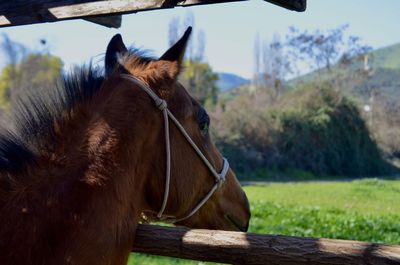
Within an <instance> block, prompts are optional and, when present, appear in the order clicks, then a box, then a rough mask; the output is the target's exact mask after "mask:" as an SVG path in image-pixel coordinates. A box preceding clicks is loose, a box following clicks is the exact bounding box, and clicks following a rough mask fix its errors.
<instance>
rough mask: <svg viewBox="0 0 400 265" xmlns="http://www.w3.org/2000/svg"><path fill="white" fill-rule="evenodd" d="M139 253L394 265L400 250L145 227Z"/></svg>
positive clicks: (286, 264) (268, 264)
mask: <svg viewBox="0 0 400 265" xmlns="http://www.w3.org/2000/svg"><path fill="white" fill-rule="evenodd" d="M133 251H134V252H141V253H148V254H154V255H161V256H169V257H177V258H184V259H193V260H202V261H213V262H221V263H230V264H246V265H256V264H265V265H306V264H307V265H326V264H332V265H336V264H337V265H339V264H340V265H349V264H355V265H361V264H362V265H365V264H368V265H373V264H376V265H389V264H390V265H394V264H400V246H387V245H381V244H370V243H367V242H359V241H348V240H332V239H321V238H304V237H290V236H277V235H259V234H252V233H241V232H228V231H218V230H202V229H193V230H190V229H186V228H177V227H162V226H154V225H139V227H138V230H137V232H136V239H135V244H134V248H133Z"/></svg>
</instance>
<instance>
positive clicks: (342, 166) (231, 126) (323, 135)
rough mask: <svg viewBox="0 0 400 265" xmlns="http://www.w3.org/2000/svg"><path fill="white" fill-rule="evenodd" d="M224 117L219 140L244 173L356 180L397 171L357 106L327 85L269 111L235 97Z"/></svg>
mask: <svg viewBox="0 0 400 265" xmlns="http://www.w3.org/2000/svg"><path fill="white" fill-rule="evenodd" d="M254 97H255V96H253V99H254ZM225 114H226V115H223V116H222V118H221V119H220V120H219V123H218V124H217V126H216V127H217V130H216V131H215V132H214V137H215V138H216V140H217V144H218V145H219V146H220V148H221V149H222V150H223V151H224V153H226V155H227V156H228V158H230V159H231V160H232V164H233V166H234V167H235V166H236V169H238V171H239V172H241V173H248V172H251V171H254V169H256V168H259V167H266V168H269V169H279V170H283V169H300V170H305V171H310V172H312V173H314V174H317V175H331V176H353V177H358V176H374V175H385V174H388V173H390V172H391V171H392V168H391V167H390V166H389V164H388V163H386V162H385V160H384V159H383V158H382V155H381V152H380V150H379V148H378V146H377V144H376V142H375V141H374V139H373V138H372V137H371V136H370V132H369V130H368V128H367V126H366V124H365V122H364V120H363V119H362V117H361V115H360V113H359V110H358V108H357V105H356V104H355V103H354V102H352V101H351V100H349V99H348V98H347V97H344V96H342V95H341V94H340V93H339V92H338V91H337V90H335V89H334V88H332V87H330V86H329V85H327V84H324V85H320V86H313V87H312V86H310V85H308V86H307V87H303V88H300V89H297V90H295V91H292V92H288V93H286V94H285V95H284V96H283V97H282V98H281V99H280V100H279V101H278V102H275V103H274V104H270V105H269V106H267V107H266V106H265V104H264V105H263V104H261V103H259V104H255V103H254V100H252V99H251V96H247V97H246V99H243V98H241V99H236V100H234V101H233V102H231V103H230V104H229V105H228V106H227V107H226V113H225Z"/></svg>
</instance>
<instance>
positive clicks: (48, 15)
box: [0, 0, 306, 27]
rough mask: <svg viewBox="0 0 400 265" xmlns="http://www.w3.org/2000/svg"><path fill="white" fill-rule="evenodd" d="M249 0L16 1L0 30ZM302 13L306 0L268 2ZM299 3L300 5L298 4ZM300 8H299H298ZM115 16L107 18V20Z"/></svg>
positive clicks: (6, 5)
mask: <svg viewBox="0 0 400 265" xmlns="http://www.w3.org/2000/svg"><path fill="white" fill-rule="evenodd" d="M240 1H246V0H185V1H183V0H102V1H98V0H13V1H0V27H7V26H17V25H26V24H35V23H44V22H55V21H60V20H67V19H77V18H84V19H87V20H90V21H92V22H95V23H99V24H102V25H105V26H108V27H119V26H120V25H121V22H120V20H121V17H120V15H122V14H129V13H136V12H141V11H146V10H153V9H162V8H173V7H176V6H192V5H208V4H218V3H226V2H240ZM266 1H268V2H271V3H274V4H278V5H280V6H283V7H285V8H289V9H291V10H297V11H302V7H305V2H306V0H266ZM299 3H300V4H299ZM296 8H297V9H296ZM107 16H113V17H112V18H107V19H105V18H104V17H107Z"/></svg>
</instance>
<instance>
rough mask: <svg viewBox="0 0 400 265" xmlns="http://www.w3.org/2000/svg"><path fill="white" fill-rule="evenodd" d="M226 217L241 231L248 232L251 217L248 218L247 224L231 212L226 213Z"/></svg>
mask: <svg viewBox="0 0 400 265" xmlns="http://www.w3.org/2000/svg"><path fill="white" fill-rule="evenodd" d="M225 218H226V219H227V220H228V221H229V222H230V223H231V224H233V225H234V226H235V227H236V228H237V229H239V231H242V232H247V230H248V228H249V220H250V219H247V221H246V224H245V225H241V224H240V222H238V221H237V219H236V218H234V217H232V216H230V215H229V214H227V215H225Z"/></svg>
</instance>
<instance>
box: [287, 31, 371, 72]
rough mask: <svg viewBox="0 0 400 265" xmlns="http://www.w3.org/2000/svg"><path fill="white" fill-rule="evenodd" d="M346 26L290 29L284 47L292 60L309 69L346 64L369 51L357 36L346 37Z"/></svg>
mask: <svg viewBox="0 0 400 265" xmlns="http://www.w3.org/2000/svg"><path fill="white" fill-rule="evenodd" d="M347 28H348V25H342V26H339V27H337V28H333V29H330V30H326V31H322V30H314V31H312V32H309V31H307V30H305V31H300V30H299V29H297V28H295V27H290V28H289V30H290V32H289V34H288V36H287V37H286V38H287V41H286V45H287V47H288V49H289V51H290V54H291V55H292V60H293V61H295V62H296V63H297V61H298V60H301V61H307V62H308V63H309V66H310V68H311V69H322V68H326V69H327V70H328V71H329V70H331V66H332V65H333V64H334V63H336V62H340V63H343V64H348V63H351V62H352V61H354V60H355V59H360V58H362V55H364V54H366V53H367V52H369V51H370V50H371V47H369V46H367V45H364V44H362V43H361V39H360V38H359V37H358V36H347V38H346V35H345V31H346V30H347Z"/></svg>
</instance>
